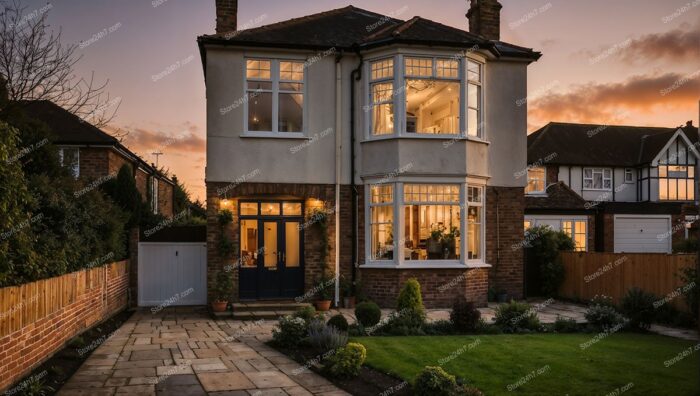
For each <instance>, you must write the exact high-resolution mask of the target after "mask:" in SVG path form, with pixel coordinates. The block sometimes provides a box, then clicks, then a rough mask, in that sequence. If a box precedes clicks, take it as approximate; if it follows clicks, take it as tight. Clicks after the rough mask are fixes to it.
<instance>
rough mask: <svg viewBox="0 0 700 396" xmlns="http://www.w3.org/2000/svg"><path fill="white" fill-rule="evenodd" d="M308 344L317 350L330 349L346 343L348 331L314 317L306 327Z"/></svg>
mask: <svg viewBox="0 0 700 396" xmlns="http://www.w3.org/2000/svg"><path fill="white" fill-rule="evenodd" d="M308 334H309V344H311V346H312V347H314V348H316V350H319V351H332V350H335V349H337V348H340V347H343V346H345V345H346V344H347V343H348V333H346V332H343V331H340V330H338V328H336V327H334V326H328V325H327V324H325V323H324V322H323V321H322V320H318V319H314V320H313V321H312V322H311V324H309V329H308Z"/></svg>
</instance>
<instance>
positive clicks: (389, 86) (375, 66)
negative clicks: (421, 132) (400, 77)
mask: <svg viewBox="0 0 700 396" xmlns="http://www.w3.org/2000/svg"><path fill="white" fill-rule="evenodd" d="M371 73H372V76H371V81H372V82H371V84H370V97H371V99H370V102H371V119H372V127H371V128H372V135H378V136H379V135H391V134H392V133H394V60H393V59H383V60H380V61H376V62H372V63H371Z"/></svg>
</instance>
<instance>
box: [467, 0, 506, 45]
mask: <svg viewBox="0 0 700 396" xmlns="http://www.w3.org/2000/svg"><path fill="white" fill-rule="evenodd" d="M469 2H470V3H471V4H470V7H469V11H468V12H467V19H469V31H470V32H471V33H474V34H478V35H480V36H483V37H485V38H486V39H488V40H500V39H501V8H503V6H502V5H501V3H499V2H498V0H469Z"/></svg>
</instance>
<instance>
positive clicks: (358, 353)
mask: <svg viewBox="0 0 700 396" xmlns="http://www.w3.org/2000/svg"><path fill="white" fill-rule="evenodd" d="M366 358H367V350H366V349H365V347H364V345H362V344H358V343H355V342H351V343H349V344H347V345H346V346H344V347H340V348H338V349H336V351H335V353H334V354H333V355H331V356H330V357H329V358H328V359H326V360H325V362H324V370H325V371H326V372H327V373H328V374H330V375H331V376H333V377H336V378H350V377H356V376H357V375H359V374H360V369H361V368H362V364H364V362H365V359H366Z"/></svg>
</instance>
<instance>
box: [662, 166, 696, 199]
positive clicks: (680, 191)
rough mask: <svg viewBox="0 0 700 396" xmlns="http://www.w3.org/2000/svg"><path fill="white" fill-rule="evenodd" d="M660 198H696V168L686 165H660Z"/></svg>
mask: <svg viewBox="0 0 700 396" xmlns="http://www.w3.org/2000/svg"><path fill="white" fill-rule="evenodd" d="M659 199H660V200H662V201H693V200H695V168H694V167H692V166H684V165H661V166H659Z"/></svg>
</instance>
